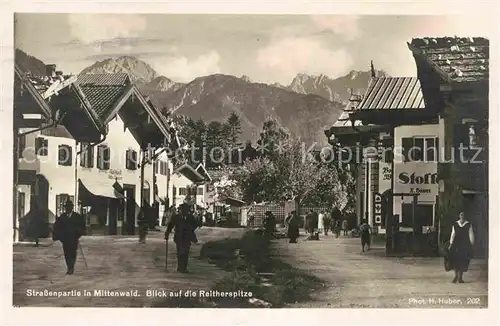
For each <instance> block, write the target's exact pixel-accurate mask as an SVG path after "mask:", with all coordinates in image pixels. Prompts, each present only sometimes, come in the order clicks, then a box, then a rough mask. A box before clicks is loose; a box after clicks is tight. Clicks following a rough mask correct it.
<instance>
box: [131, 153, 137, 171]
mask: <svg viewBox="0 0 500 326" xmlns="http://www.w3.org/2000/svg"><path fill="white" fill-rule="evenodd" d="M131 168H132V170H137V151H134V150H133V151H132V162H131Z"/></svg>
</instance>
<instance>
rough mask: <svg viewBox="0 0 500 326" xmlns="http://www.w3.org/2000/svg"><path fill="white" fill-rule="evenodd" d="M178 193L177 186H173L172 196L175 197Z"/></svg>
mask: <svg viewBox="0 0 500 326" xmlns="http://www.w3.org/2000/svg"><path fill="white" fill-rule="evenodd" d="M175 195H177V188H176V187H175V186H173V187H172V196H174V197H175Z"/></svg>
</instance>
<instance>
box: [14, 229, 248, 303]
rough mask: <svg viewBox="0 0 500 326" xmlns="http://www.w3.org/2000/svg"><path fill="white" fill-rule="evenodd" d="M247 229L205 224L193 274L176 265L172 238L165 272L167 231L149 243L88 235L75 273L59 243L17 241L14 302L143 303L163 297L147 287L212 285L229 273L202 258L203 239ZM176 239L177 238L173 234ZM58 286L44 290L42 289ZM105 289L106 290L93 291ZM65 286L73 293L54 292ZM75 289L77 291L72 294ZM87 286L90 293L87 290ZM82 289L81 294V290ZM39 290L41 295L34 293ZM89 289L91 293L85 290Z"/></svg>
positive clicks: (192, 262)
mask: <svg viewBox="0 0 500 326" xmlns="http://www.w3.org/2000/svg"><path fill="white" fill-rule="evenodd" d="M243 232H244V230H243V229H222V228H209V227H203V228H202V229H200V230H198V231H197V235H198V239H199V241H200V243H198V244H197V245H193V247H192V248H191V257H190V261H189V266H188V268H189V269H190V271H191V273H190V274H179V273H177V272H175V270H176V264H177V261H176V255H175V244H174V243H173V242H172V240H170V241H169V261H168V272H165V268H164V267H165V241H164V240H163V232H150V234H149V235H148V239H147V243H146V244H138V239H137V236H133V237H132V236H131V237H124V236H86V237H83V238H82V240H81V244H82V247H83V250H84V255H85V258H86V260H87V263H88V268H86V267H85V264H84V261H83V258H82V255H81V253H80V252H78V258H77V262H76V267H75V274H74V275H66V274H65V273H66V267H65V263H64V256H62V246H61V243H60V242H56V243H54V244H53V242H52V240H46V241H44V243H43V244H42V246H41V247H38V248H35V247H33V246H32V245H26V244H15V245H14V246H13V251H14V293H13V304H14V305H15V306H45V307H48V306H52V307H53V306H56V307H103V306H106V307H143V306H149V305H151V304H152V302H154V301H156V300H161V295H162V293H161V291H158V292H157V293H156V294H155V295H153V296H147V292H146V291H147V290H155V289H156V290H167V291H176V290H179V289H183V290H188V289H192V290H209V289H210V288H211V286H212V284H213V283H214V282H215V281H217V280H218V279H220V278H222V277H224V275H226V274H225V272H224V271H222V270H220V269H218V268H217V267H215V266H214V265H211V264H208V263H207V262H206V261H201V260H200V259H198V258H197V257H198V256H199V252H200V249H201V247H202V245H203V243H206V242H208V241H212V240H217V239H222V238H226V237H239V236H241V235H242V234H243ZM171 238H172V237H171ZM44 290H47V291H53V293H51V294H50V295H45V294H44V293H42V292H40V291H44ZM99 290H103V291H101V292H94V291H99ZM106 290H110V291H122V293H125V291H131V294H132V295H134V292H133V291H134V290H137V293H136V294H137V295H139V296H120V297H116V296H111V295H110V294H109V293H108V294H106ZM61 291H64V292H65V293H66V294H67V295H68V296H61V297H54V296H52V295H55V294H57V292H59V293H62V292H61ZM71 291H73V292H72V293H70V292H71ZM86 291H88V292H86ZM78 293H79V295H78ZM35 294H36V296H34V295H35ZM86 294H87V295H86Z"/></svg>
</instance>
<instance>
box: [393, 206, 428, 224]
mask: <svg viewBox="0 0 500 326" xmlns="http://www.w3.org/2000/svg"><path fill="white" fill-rule="evenodd" d="M401 212H402V223H401V226H402V227H413V204H402V205H401ZM433 225H434V204H416V205H415V228H416V229H421V227H422V226H433Z"/></svg>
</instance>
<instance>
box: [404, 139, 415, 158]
mask: <svg viewBox="0 0 500 326" xmlns="http://www.w3.org/2000/svg"><path fill="white" fill-rule="evenodd" d="M402 146H403V149H402V150H403V151H402V155H403V162H409V161H410V160H409V157H408V154H409V151H410V149H411V148H412V147H413V138H410V137H407V138H403V139H402Z"/></svg>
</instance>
